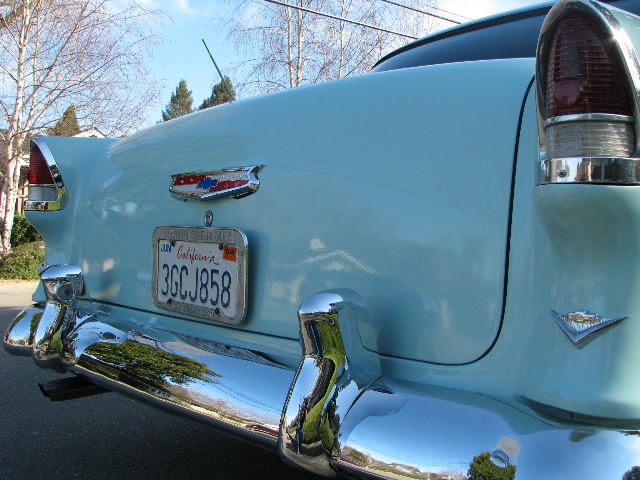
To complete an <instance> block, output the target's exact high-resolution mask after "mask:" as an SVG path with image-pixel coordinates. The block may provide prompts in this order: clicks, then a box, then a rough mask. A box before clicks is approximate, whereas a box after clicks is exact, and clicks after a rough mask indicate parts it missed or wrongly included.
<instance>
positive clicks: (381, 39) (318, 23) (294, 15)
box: [225, 0, 435, 92]
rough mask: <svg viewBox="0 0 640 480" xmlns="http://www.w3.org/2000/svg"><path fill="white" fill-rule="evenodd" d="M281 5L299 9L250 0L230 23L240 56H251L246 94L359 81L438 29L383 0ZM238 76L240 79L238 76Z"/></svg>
mask: <svg viewBox="0 0 640 480" xmlns="http://www.w3.org/2000/svg"><path fill="white" fill-rule="evenodd" d="M281 2H282V3H287V4H290V5H291V6H292V7H296V8H292V7H287V6H283V5H278V4H272V3H266V2H259V3H258V2H252V1H248V0H246V1H243V2H241V3H240V4H239V5H238V6H237V7H236V9H235V10H234V13H233V18H232V19H231V20H229V21H227V22H225V23H226V24H227V26H228V27H229V28H230V34H229V39H230V40H231V42H232V43H233V44H234V46H235V48H236V51H237V52H238V53H239V54H240V55H241V56H246V55H252V58H250V59H248V60H245V61H243V62H242V64H241V68H242V69H243V71H244V72H245V73H244V77H245V79H244V81H242V82H241V83H240V84H239V86H240V87H244V88H245V90H247V89H248V90H249V91H251V92H268V91H273V90H281V89H285V88H293V87H298V86H301V85H306V84H311V83H317V82H322V81H326V80H332V79H337V78H342V77H347V76H351V75H358V74H360V73H363V72H366V71H368V70H369V69H370V68H371V67H372V66H373V64H374V63H375V62H376V61H377V60H378V59H379V58H380V57H381V56H382V55H384V54H385V53H387V52H389V51H391V50H392V49H394V48H397V47H399V46H401V45H402V44H404V43H407V42H408V41H409V40H410V37H420V36H423V35H426V34H428V33H429V32H430V31H432V30H433V29H434V21H433V19H432V18H431V17H429V16H428V15H424V14H421V13H419V12H417V11H416V10H410V9H403V8H400V7H398V6H397V5H391V4H389V3H384V2H381V1H380V0H281ZM434 3H435V1H434V0H422V1H419V0H404V1H403V4H404V5H407V6H414V7H418V6H419V7H420V8H425V6H428V5H431V4H434ZM311 11H319V12H322V13H325V14H328V15H330V16H321V15H318V14H316V13H312V12H311ZM340 19H349V20H352V21H354V22H357V23H358V24H354V23H349V22H347V21H344V20H340ZM365 25H368V26H365ZM369 26H377V27H380V28H381V29H375V28H370V27H369ZM384 30H387V31H384ZM389 31H393V32H399V33H404V34H406V35H407V36H406V37H403V36H401V35H396V34H393V33H389ZM235 76H236V77H240V75H239V74H238V73H236V74H235Z"/></svg>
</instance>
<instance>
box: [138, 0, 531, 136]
mask: <svg viewBox="0 0 640 480" xmlns="http://www.w3.org/2000/svg"><path fill="white" fill-rule="evenodd" d="M139 1H140V2H141V3H142V4H143V5H145V6H147V7H149V8H159V9H161V10H163V11H165V12H166V13H167V15H168V17H169V18H170V19H171V20H168V21H167V22H166V25H165V26H163V27H162V28H160V29H159V31H160V33H161V34H162V35H163V38H164V40H163V42H162V43H161V44H160V45H158V47H157V48H156V50H155V52H156V53H155V55H154V58H153V59H152V62H151V67H152V69H153V71H154V74H155V76H156V78H158V79H159V80H161V81H162V83H163V85H164V88H163V90H162V98H161V102H162V105H161V106H160V107H159V108H158V111H157V114H156V115H152V117H151V118H150V123H151V124H153V123H155V122H156V121H158V120H160V118H161V111H162V108H164V106H165V105H166V104H167V103H168V102H169V99H170V97H171V93H172V92H173V91H175V88H176V86H177V85H178V82H179V81H180V79H182V78H184V79H185V80H186V82H187V86H188V87H189V89H190V90H191V91H192V92H193V103H194V107H195V108H197V107H198V106H199V105H200V104H201V103H202V101H203V100H204V99H205V98H206V97H208V96H209V95H211V88H212V86H213V85H215V84H216V83H218V82H219V81H220V78H219V76H218V74H217V72H216V71H215V68H214V66H213V64H212V62H211V60H210V59H209V56H208V54H207V51H206V50H205V48H204V46H203V44H202V39H204V40H205V42H207V45H208V46H209V49H210V50H211V53H212V54H213V56H214V58H215V60H216V63H217V64H218V66H219V67H220V69H221V70H222V72H223V73H227V72H228V71H229V68H230V67H231V66H232V65H233V63H234V60H236V58H235V57H234V52H233V47H232V46H231V45H228V44H226V43H225V36H224V33H225V32H223V31H222V29H221V28H219V26H218V25H219V24H218V23H216V22H215V21H213V20H212V19H213V18H216V17H218V18H228V15H229V12H228V8H229V7H228V6H227V3H226V2H224V1H223V0H139ZM257 1H258V2H259V1H260V0H257ZM399 3H401V1H399ZM537 3H540V0H439V1H438V7H439V8H441V9H443V10H447V11H449V12H453V13H457V14H460V15H463V16H465V17H468V18H473V19H475V18H481V17H484V16H487V15H493V14H496V13H499V12H502V11H506V10H512V9H514V8H520V7H524V6H528V5H534V4H537ZM232 79H233V77H232ZM156 117H157V118H156Z"/></svg>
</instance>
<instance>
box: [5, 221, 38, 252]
mask: <svg viewBox="0 0 640 480" xmlns="http://www.w3.org/2000/svg"><path fill="white" fill-rule="evenodd" d="M38 240H42V236H41V235H40V232H38V230H36V229H35V227H34V226H33V225H31V224H30V223H29V220H27V217H25V216H24V215H22V214H20V213H17V214H16V215H15V216H14V217H13V229H12V230H11V246H12V247H16V246H18V245H22V244H25V243H30V242H36V241H38Z"/></svg>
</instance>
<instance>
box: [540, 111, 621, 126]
mask: <svg viewBox="0 0 640 480" xmlns="http://www.w3.org/2000/svg"><path fill="white" fill-rule="evenodd" d="M582 121H589V122H607V123H633V117H630V116H628V115H615V114H609V113H583V114H575V115H562V116H560V117H553V118H547V119H546V120H545V121H544V126H545V127H548V126H550V125H557V124H559V123H568V122H582Z"/></svg>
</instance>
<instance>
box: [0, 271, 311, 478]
mask: <svg viewBox="0 0 640 480" xmlns="http://www.w3.org/2000/svg"><path fill="white" fill-rule="evenodd" d="M33 288H35V284H17V285H10V284H7V283H4V282H3V283H1V284H0V332H2V335H3V336H4V332H5V331H6V329H7V327H8V325H9V323H10V322H11V321H12V320H13V318H14V317H15V316H16V315H17V314H18V312H19V311H20V310H21V307H23V306H25V305H27V304H29V303H30V298H31V291H32V290H33ZM54 378H60V375H59V374H56V373H53V372H48V371H45V370H42V369H40V368H38V367H37V366H36V365H35V364H34V363H33V361H32V360H31V359H30V358H28V357H14V356H11V355H9V354H8V353H6V352H5V351H4V349H0V478H3V479H8V480H9V479H32V478H34V477H46V478H59V479H118V478H127V479H128V480H146V479H154V480H161V479H210V478H215V479H240V478H241V479H265V478H268V479H276V480H277V479H302V480H304V479H308V480H312V479H317V478H318V477H315V476H312V475H307V474H305V473H302V472H299V471H297V470H294V469H291V468H289V467H287V466H285V465H284V464H283V463H282V462H281V461H280V459H279V458H278V455H277V454H276V453H273V452H269V451H265V450H262V449H260V448H258V447H255V446H252V445H249V444H247V443H244V442H241V441H239V440H236V439H233V438H229V437H227V436H224V435H220V434H218V433H217V432H216V431H215V430H213V429H212V428H211V427H208V426H206V425H203V424H200V423H197V422H195V421H192V420H189V419H186V418H182V417H177V416H173V415H170V414H167V413H164V412H161V411H158V410H155V409H153V408H151V407H149V406H146V405H143V404H140V403H138V402H135V401H133V400H131V399H128V398H126V397H124V396H121V395H119V394H116V393H105V394H101V395H95V396H91V397H85V398H79V399H74V400H68V401H65V402H51V401H50V400H49V399H47V398H45V397H44V396H43V395H42V394H41V393H40V390H39V388H38V386H37V382H43V381H47V380H51V379H54Z"/></svg>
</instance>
